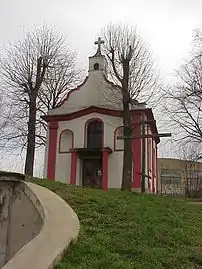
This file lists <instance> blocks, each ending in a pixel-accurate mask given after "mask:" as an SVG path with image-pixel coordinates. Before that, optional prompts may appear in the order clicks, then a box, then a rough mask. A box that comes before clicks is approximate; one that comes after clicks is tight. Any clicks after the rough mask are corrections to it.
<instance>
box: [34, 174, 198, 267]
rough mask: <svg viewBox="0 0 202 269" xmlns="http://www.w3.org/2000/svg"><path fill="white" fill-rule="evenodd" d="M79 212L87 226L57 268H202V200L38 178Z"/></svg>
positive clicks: (82, 221) (82, 226)
mask: <svg viewBox="0 0 202 269" xmlns="http://www.w3.org/2000/svg"><path fill="white" fill-rule="evenodd" d="M35 182H36V183H37V184H40V185H41V186H44V187H46V188H48V189H50V190H52V191H53V192H55V193H57V194H58V195H59V196H61V197H62V198H63V199H64V200H65V201H66V202H67V203H68V204H69V205H70V206H71V207H72V208H73V209H74V210H75V212H76V213H77V214H78V217H79V219H80V223H81V232H80V235H79V240H78V242H77V243H76V244H74V245H72V246H71V248H69V249H68V250H67V251H66V253H65V255H64V256H63V259H62V261H61V262H60V263H59V264H58V266H57V269H87V268H88V269H122V268H126V269H160V268H168V269H178V268H180V269H186V268H187V269H188V268H189V269H197V268H202V248H201V247H202V226H201V223H202V205H201V206H200V205H191V204H187V202H186V201H185V200H181V199H172V198H167V197H160V196H152V195H141V194H135V193H128V192H121V191H118V190H110V191H107V192H103V191H101V190H96V189H88V188H82V187H75V186H68V185H65V184H62V183H58V182H51V181H47V180H38V179H37V180H36V181H35Z"/></svg>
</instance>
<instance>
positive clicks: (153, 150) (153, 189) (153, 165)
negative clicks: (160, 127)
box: [152, 138, 156, 193]
mask: <svg viewBox="0 0 202 269" xmlns="http://www.w3.org/2000/svg"><path fill="white" fill-rule="evenodd" d="M154 143H155V141H154V139H153V138H152V192H153V193H154V192H155V186H154V177H155V174H156V171H155V159H156V154H155V149H154Z"/></svg>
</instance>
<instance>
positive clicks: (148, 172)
mask: <svg viewBox="0 0 202 269" xmlns="http://www.w3.org/2000/svg"><path fill="white" fill-rule="evenodd" d="M148 134H149V126H148V125H147V135H148ZM149 145H150V143H149V138H147V175H148V176H149V175H150V169H149V160H150V158H149V154H150V147H149ZM148 189H149V190H151V184H150V178H148Z"/></svg>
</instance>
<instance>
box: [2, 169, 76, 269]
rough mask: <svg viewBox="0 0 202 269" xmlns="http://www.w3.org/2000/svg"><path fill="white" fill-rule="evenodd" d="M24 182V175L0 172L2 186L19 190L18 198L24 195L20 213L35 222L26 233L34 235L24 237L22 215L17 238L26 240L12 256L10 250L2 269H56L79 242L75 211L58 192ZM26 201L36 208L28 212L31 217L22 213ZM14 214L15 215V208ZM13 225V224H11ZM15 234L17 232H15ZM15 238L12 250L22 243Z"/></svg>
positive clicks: (11, 244)
mask: <svg viewBox="0 0 202 269" xmlns="http://www.w3.org/2000/svg"><path fill="white" fill-rule="evenodd" d="M23 179H24V176H23V175H20V174H14V173H6V174H4V175H2V173H1V172H0V184H1V183H2V182H4V184H7V185H8V184H9V186H12V188H13V186H15V187H14V189H15V190H16V189H17V190H18V191H17V192H15V193H17V197H19V196H20V195H21V203H22V204H21V205H22V207H21V210H22V212H24V215H25V216H27V217H28V220H29V219H30V218H31V222H32V223H31V224H30V225H31V226H29V225H27V226H28V227H29V229H27V230H28V231H29V232H30V230H31V233H28V235H26V236H25V234H26V233H25V234H24V230H25V229H21V230H20V228H19V227H21V226H20V225H21V223H22V216H21V218H18V219H19V221H18V222H19V225H17V226H16V236H17V237H18V239H19V238H21V239H22V237H23V238H24V241H23V240H21V244H20V245H18V246H17V247H15V248H14V250H13V252H11V251H10V254H9V252H8V250H7V254H6V255H7V259H8V260H9V261H8V262H7V263H6V264H5V265H4V266H3V268H2V269H28V268H29V269H36V268H37V269H53V268H54V266H55V265H56V263H57V262H58V261H59V260H60V258H61V256H62V254H63V252H64V250H65V249H66V248H67V247H68V246H69V244H70V243H71V242H72V241H73V242H74V241H76V240H77V237H78V234H79V229H80V225H79V220H78V217H77V215H76V214H75V212H74V211H73V210H72V208H71V207H70V206H69V205H68V204H67V203H66V202H65V201H64V200H62V199H61V198H60V197H59V196H57V195H56V194H55V193H53V192H51V191H49V190H48V189H46V188H43V187H41V186H38V185H36V184H33V183H30V182H25V181H23ZM0 189H1V188H0ZM22 197H24V198H23V199H24V200H23V199H22ZM25 200H26V201H27V202H26V203H27V204H28V203H31V204H32V206H33V207H34V209H33V208H32V207H31V208H32V210H28V215H26V214H25V213H26V210H23V204H25ZM22 201H23V202H22ZM28 201H29V202H28ZM0 202H1V194H0ZM18 206H19V205H18ZM18 209H19V208H18ZM16 210H17V208H16ZM12 212H14V210H13V209H12ZM16 212H17V211H16ZM31 212H32V214H31ZM19 213H20V212H19ZM16 214H17V213H16ZM30 214H31V216H32V217H30ZM11 215H12V213H11ZM22 215H23V214H22ZM16 216H17V215H16ZM16 218H17V217H16ZM26 220H27V219H26ZM28 220H27V221H28ZM12 224H14V223H13V222H12V221H11V225H12ZM18 226H19V227H18ZM32 226H33V227H34V228H33V227H32ZM30 227H32V228H30ZM23 228H25V225H24V226H23ZM0 229H1V227H0ZM11 230H12V229H11ZM20 232H21V235H20ZM13 234H15V233H14V232H13ZM22 234H23V236H22ZM16 236H14V238H15V240H14V239H13V237H12V236H10V247H11V248H12V247H13V246H14V245H15V242H17V241H19V240H17V241H16ZM12 240H13V242H12ZM22 243H23V245H24V246H22ZM17 248H18V249H17ZM16 251H17V253H16ZM13 255H14V256H13Z"/></svg>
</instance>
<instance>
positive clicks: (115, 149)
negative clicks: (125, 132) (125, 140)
mask: <svg viewBox="0 0 202 269" xmlns="http://www.w3.org/2000/svg"><path fill="white" fill-rule="evenodd" d="M119 128H123V126H118V127H116V129H115V130H114V151H123V150H124V149H117V148H116V140H117V139H116V132H117V130H118V129H119Z"/></svg>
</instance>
